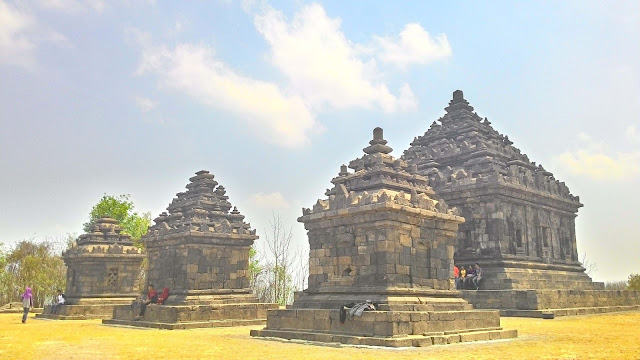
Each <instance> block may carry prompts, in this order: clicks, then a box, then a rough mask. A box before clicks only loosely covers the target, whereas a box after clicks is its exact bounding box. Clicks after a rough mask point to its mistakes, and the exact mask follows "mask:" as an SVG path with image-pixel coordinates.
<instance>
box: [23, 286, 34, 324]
mask: <svg viewBox="0 0 640 360" xmlns="http://www.w3.org/2000/svg"><path fill="white" fill-rule="evenodd" d="M21 297H22V309H23V310H24V313H23V314H22V323H23V324H24V323H26V322H27V316H28V315H29V309H31V308H32V307H33V295H32V294H31V288H30V287H28V286H27V288H26V289H24V293H23V294H22V296H21Z"/></svg>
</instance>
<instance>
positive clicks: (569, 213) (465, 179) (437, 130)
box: [402, 90, 640, 316]
mask: <svg viewBox="0 0 640 360" xmlns="http://www.w3.org/2000/svg"><path fill="white" fill-rule="evenodd" d="M445 111H446V113H445V115H444V116H442V117H441V118H440V119H438V120H437V121H434V122H433V124H431V127H430V128H429V130H427V132H425V134H424V135H422V136H420V137H417V138H415V139H414V140H413V142H412V143H411V146H410V147H409V149H407V150H406V151H405V152H404V155H403V156H402V159H403V160H405V161H406V162H407V163H409V164H410V165H412V166H416V167H417V172H418V173H419V174H420V175H422V176H424V177H426V178H427V179H428V184H429V185H430V186H431V187H432V188H433V189H434V190H435V192H436V195H437V196H438V197H441V198H443V199H444V200H445V201H446V202H447V204H448V205H449V206H455V207H456V208H458V209H459V211H460V214H461V216H462V217H464V219H465V222H464V223H462V224H460V226H459V229H458V234H457V238H456V253H455V261H456V264H457V265H458V266H462V265H464V266H468V265H471V264H474V263H476V262H477V263H479V264H480V265H481V267H482V269H483V270H484V274H485V276H484V279H483V282H482V283H481V289H482V290H504V291H493V292H475V291H474V292H463V293H464V296H465V297H466V299H467V300H469V301H471V302H472V303H473V304H474V306H475V307H482V308H500V309H511V310H527V311H520V312H518V311H512V312H510V313H509V314H510V315H516V314H518V313H521V314H537V315H540V314H541V312H540V311H529V310H542V309H558V308H581V307H606V306H615V307H619V306H628V305H638V304H640V301H638V294H637V293H636V294H634V293H630V292H626V293H618V292H605V291H596V290H602V289H603V288H604V285H603V284H602V283H597V282H592V281H591V278H590V277H589V276H588V275H587V274H586V273H585V269H584V268H583V267H582V265H581V263H580V262H579V259H578V250H577V247H576V230H575V218H576V216H577V212H578V209H579V208H580V207H582V204H581V203H580V198H579V197H578V196H574V195H572V194H571V192H570V191H569V188H568V187H567V185H566V184H565V183H564V182H561V181H559V180H558V179H556V178H555V177H554V175H553V173H551V172H550V171H548V170H546V169H545V168H544V167H543V166H542V165H541V164H536V163H535V162H532V161H530V160H529V158H528V157H527V155H525V154H523V153H522V152H521V151H520V150H519V149H518V148H517V147H515V146H514V145H513V142H512V141H511V140H509V137H508V136H505V135H502V134H500V133H499V132H497V131H496V130H495V129H494V128H493V127H492V126H491V122H489V120H488V119H487V118H484V119H483V118H482V117H480V116H479V115H478V114H476V113H475V112H474V109H473V107H472V106H471V105H469V102H468V101H467V100H465V98H464V96H463V93H462V91H460V90H457V91H455V92H454V93H453V99H452V100H451V101H450V102H449V106H447V107H446V108H445ZM531 289H535V290H536V291H529V290H531ZM558 289H560V290H584V291H581V292H577V291H572V292H569V291H556V290H558ZM547 290H549V291H547ZM594 291H596V292H594ZM634 299H635V300H634ZM615 307H614V308H613V309H616V308H615ZM592 310H593V309H592ZM598 311H599V310H598ZM565 312H566V310H565ZM557 314H560V313H559V312H558V313H557ZM547 315H548V314H547ZM545 316H546V315H545Z"/></svg>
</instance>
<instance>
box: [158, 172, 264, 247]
mask: <svg viewBox="0 0 640 360" xmlns="http://www.w3.org/2000/svg"><path fill="white" fill-rule="evenodd" d="M189 181H190V182H189V184H187V186H186V188H187V191H185V192H180V193H178V194H176V197H175V198H173V200H172V201H171V204H169V206H168V207H167V212H163V213H161V214H160V215H159V216H158V217H157V218H156V219H155V220H154V222H155V225H153V226H151V227H150V228H149V233H150V234H155V235H158V234H164V233H167V232H168V233H176V232H182V231H190V232H194V231H195V232H203V233H211V234H213V233H222V234H238V235H252V236H253V235H255V230H251V225H250V224H248V223H245V222H244V221H243V220H244V215H241V214H240V212H239V211H238V209H237V208H236V207H233V210H231V207H232V205H231V203H230V202H229V201H228V199H229V197H228V196H226V195H225V194H226V190H225V188H224V186H222V185H218V182H217V181H215V180H214V175H213V174H210V173H209V172H208V171H206V170H201V171H198V172H197V173H196V176H194V177H192V178H190V179H189Z"/></svg>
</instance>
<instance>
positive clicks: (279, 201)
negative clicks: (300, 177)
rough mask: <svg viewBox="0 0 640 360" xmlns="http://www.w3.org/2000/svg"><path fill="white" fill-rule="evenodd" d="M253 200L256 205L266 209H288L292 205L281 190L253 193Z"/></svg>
mask: <svg viewBox="0 0 640 360" xmlns="http://www.w3.org/2000/svg"><path fill="white" fill-rule="evenodd" d="M251 201H252V202H253V204H255V205H256V206H258V207H261V208H265V209H286V208H288V207H289V206H290V205H289V202H288V201H287V200H285V198H284V196H282V194H281V193H279V192H273V193H269V194H265V193H261V192H260V193H257V194H253V195H251Z"/></svg>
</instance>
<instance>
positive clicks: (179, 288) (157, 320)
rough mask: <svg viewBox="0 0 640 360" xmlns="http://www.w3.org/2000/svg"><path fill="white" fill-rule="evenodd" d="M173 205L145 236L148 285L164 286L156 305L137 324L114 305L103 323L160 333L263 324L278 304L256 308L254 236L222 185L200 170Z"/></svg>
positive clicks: (128, 309) (125, 309) (131, 315)
mask: <svg viewBox="0 0 640 360" xmlns="http://www.w3.org/2000/svg"><path fill="white" fill-rule="evenodd" d="M189 181H190V183H189V184H187V186H186V187H187V191H186V192H180V193H178V194H177V195H176V197H175V198H174V199H173V201H172V202H171V204H170V205H169V207H167V211H168V212H163V213H162V214H160V216H158V217H157V218H156V219H155V220H154V222H155V225H153V226H151V227H150V228H149V232H148V233H147V234H146V235H145V236H143V238H142V241H143V243H144V244H145V246H146V248H147V259H148V273H147V284H153V285H154V286H155V287H156V289H157V290H158V292H161V291H162V289H163V288H164V287H168V288H169V294H170V296H169V298H168V300H167V301H166V302H165V305H162V306H153V305H152V306H149V308H148V309H147V311H146V312H145V314H144V318H143V319H142V320H140V321H132V320H133V318H134V317H135V316H136V315H137V314H135V310H134V309H132V308H131V307H129V306H122V307H117V308H116V309H115V310H114V313H113V319H109V320H104V321H103V322H104V323H108V324H126V325H135V326H146V327H156V328H163V329H186V328H197V327H216V326H235V325H255V324H263V323H265V321H266V318H267V310H268V309H275V308H277V307H278V306H277V304H263V303H259V302H258V299H257V298H256V297H255V296H254V295H253V294H252V292H251V289H249V276H248V275H249V274H248V270H249V250H250V249H251V246H252V245H253V242H254V241H255V240H256V239H258V236H256V231H255V230H252V229H251V226H250V225H249V224H248V223H246V222H244V216H243V215H242V214H240V212H239V211H238V210H237V209H236V208H235V207H233V209H232V205H231V203H230V202H229V201H228V199H229V197H228V196H226V195H225V194H226V190H225V188H224V186H222V185H218V182H217V181H215V180H214V175H213V174H210V173H209V172H208V171H205V170H202V171H199V172H197V173H196V176H194V177H192V178H190V179H189Z"/></svg>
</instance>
